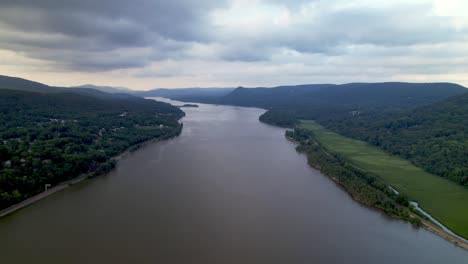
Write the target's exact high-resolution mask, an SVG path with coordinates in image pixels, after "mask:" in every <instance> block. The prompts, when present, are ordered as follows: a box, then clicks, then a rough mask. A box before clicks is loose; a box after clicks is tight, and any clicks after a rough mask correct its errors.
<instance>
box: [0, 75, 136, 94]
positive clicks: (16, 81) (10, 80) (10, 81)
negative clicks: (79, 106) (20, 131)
mask: <svg viewBox="0 0 468 264" xmlns="http://www.w3.org/2000/svg"><path fill="white" fill-rule="evenodd" d="M0 89H7V90H18V91H29V92H38V93H74V94H79V95H88V96H92V97H97V98H101V99H115V98H131V97H136V96H133V95H130V94H129V93H123V92H121V93H107V92H103V91H100V90H98V89H94V88H90V87H54V86H48V85H45V84H42V83H38V82H34V81H30V80H26V79H22V78H17V77H10V76H2V75H0Z"/></svg>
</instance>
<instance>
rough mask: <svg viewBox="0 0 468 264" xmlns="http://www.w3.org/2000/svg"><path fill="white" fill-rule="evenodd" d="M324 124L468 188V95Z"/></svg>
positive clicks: (330, 120)
mask: <svg viewBox="0 0 468 264" xmlns="http://www.w3.org/2000/svg"><path fill="white" fill-rule="evenodd" d="M322 123H323V124H324V125H326V126H327V127H328V128H329V129H332V130H334V131H337V132H338V133H340V134H343V135H346V136H350V137H353V138H358V139H361V140H365V141H367V142H369V143H371V144H373V145H376V146H379V147H381V148H383V149H384V150H386V151H387V152H389V153H391V154H394V155H398V156H401V157H402V158H405V159H408V160H410V161H412V162H413V163H414V164H416V165H417V166H419V167H422V168H424V169H425V170H426V171H428V172H431V173H433V174H436V175H440V176H443V177H446V178H448V179H450V180H453V181H455V182H458V183H460V184H462V185H466V186H468V93H465V94H463V95H460V96H455V97H453V98H449V99H446V100H444V101H442V102H438V103H434V104H431V105H429V106H423V107H419V108H417V109H415V110H411V111H405V112H403V113H398V114H391V115H390V114H389V115H379V116H376V115H375V114H374V115H357V116H354V117H347V118H337V119H328V120H323V121H322Z"/></svg>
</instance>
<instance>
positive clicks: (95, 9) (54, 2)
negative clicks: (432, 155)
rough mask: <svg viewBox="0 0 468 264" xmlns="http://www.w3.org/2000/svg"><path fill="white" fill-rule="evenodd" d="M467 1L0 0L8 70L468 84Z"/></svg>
mask: <svg viewBox="0 0 468 264" xmlns="http://www.w3.org/2000/svg"><path fill="white" fill-rule="evenodd" d="M467 14H468V1H467V0H384V1H380V0H326V1H325V0H311V1H310V0H309V1H308V0H290V1H280V0H225V1H210V0H186V1H184V0H170V1H168V0H165V1H157V0H132V1H128V0H99V1H97V0H0V74H2V75H11V76H19V77H23V78H28V79H33V80H36V81H40V82H44V83H47V84H50V85H60V86H72V85H80V84H85V83H92V84H97V85H112V86H126V87H130V88H132V89H150V88H157V87H168V88H170V87H197V86H198V87H231V86H232V87H233V86H239V85H242V86H276V85H282V84H302V83H346V82H356V81H363V82H374V81H397V80H398V81H412V82H432V81H446V82H455V83H459V84H462V85H465V86H468V15H467Z"/></svg>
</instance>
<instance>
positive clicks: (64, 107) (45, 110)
mask: <svg viewBox="0 0 468 264" xmlns="http://www.w3.org/2000/svg"><path fill="white" fill-rule="evenodd" d="M8 80H10V79H8ZM10 81H11V80H10ZM14 81H15V82H13V83H11V82H10V83H2V82H1V80H0V87H5V86H9V87H10V88H11V89H0V123H1V124H2V129H1V131H0V209H2V208H6V207H8V206H10V205H12V204H15V203H17V202H19V201H21V200H24V199H26V198H28V197H31V196H33V195H35V194H37V193H39V192H41V191H43V190H44V186H45V184H51V185H52V186H53V185H56V184H58V183H60V182H62V181H65V180H68V179H71V178H74V177H77V176H79V175H80V174H83V173H88V174H90V175H91V176H93V175H97V174H100V173H104V172H107V171H108V170H109V169H111V168H112V167H113V166H114V159H113V157H114V156H116V155H119V154H121V153H122V152H124V151H125V150H127V149H129V148H131V147H135V146H138V144H140V143H142V142H144V141H147V140H150V139H163V138H168V137H171V136H175V135H177V134H178V133H179V132H180V130H181V124H179V122H178V120H179V119H180V118H181V117H182V116H183V115H184V113H183V112H182V111H181V110H180V109H178V108H177V107H173V106H171V105H169V104H166V103H161V102H156V101H154V100H146V99H143V98H138V97H134V96H123V95H122V96H120V95H108V94H106V93H103V92H100V91H96V90H92V89H73V90H68V89H67V90H65V89H61V90H60V89H59V88H54V87H51V88H50V89H49V88H48V86H42V85H40V84H37V83H31V85H30V86H28V87H27V88H28V89H21V88H24V86H21V85H24V84H25V80H14ZM18 84H21V85H18ZM15 85H17V86H15ZM18 86H19V87H20V89H15V88H16V87H18ZM38 86H39V87H43V88H40V89H37V91H38V92H31V90H35V89H36V88H35V87H38ZM57 89H59V91H57Z"/></svg>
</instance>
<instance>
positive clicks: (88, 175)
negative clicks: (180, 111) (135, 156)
mask: <svg viewBox="0 0 468 264" xmlns="http://www.w3.org/2000/svg"><path fill="white" fill-rule="evenodd" d="M182 127H183V124H181V125H180V129H178V130H177V132H176V133H174V134H170V135H166V136H163V137H161V138H155V139H150V140H147V141H145V142H142V143H139V144H136V145H133V146H130V147H129V148H127V149H126V150H125V151H124V152H122V153H121V154H119V155H117V156H115V157H112V158H111V159H110V160H109V161H110V162H112V163H114V162H118V161H119V160H121V159H123V158H124V157H125V156H127V155H128V154H130V153H132V152H134V151H136V150H138V149H139V148H142V147H145V146H147V145H149V144H153V143H156V142H159V141H162V140H168V139H171V138H174V137H176V136H178V135H179V134H180V132H181V131H182ZM109 161H108V162H109ZM107 173H108V172H105V173H101V174H95V171H92V172H89V173H86V174H82V175H79V176H78V177H76V178H73V179H70V180H67V181H64V182H61V183H59V184H58V185H55V186H53V187H52V188H50V189H48V190H47V191H44V192H41V193H39V194H36V195H34V196H32V197H30V198H28V199H26V200H23V201H21V202H19V203H17V204H14V205H12V206H10V207H8V208H6V209H3V210H2V211H0V218H3V217H5V216H8V215H10V214H12V213H15V212H17V211H19V210H21V209H23V208H25V207H27V206H29V205H32V204H34V203H36V202H39V201H41V200H42V199H44V198H46V197H49V196H51V195H53V194H55V193H57V192H59V191H62V190H64V189H66V188H68V187H70V186H72V185H75V184H78V183H80V182H82V181H84V180H86V179H90V178H94V177H97V176H101V175H103V174H107Z"/></svg>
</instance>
